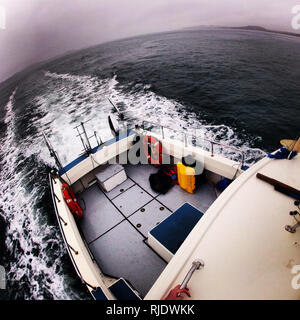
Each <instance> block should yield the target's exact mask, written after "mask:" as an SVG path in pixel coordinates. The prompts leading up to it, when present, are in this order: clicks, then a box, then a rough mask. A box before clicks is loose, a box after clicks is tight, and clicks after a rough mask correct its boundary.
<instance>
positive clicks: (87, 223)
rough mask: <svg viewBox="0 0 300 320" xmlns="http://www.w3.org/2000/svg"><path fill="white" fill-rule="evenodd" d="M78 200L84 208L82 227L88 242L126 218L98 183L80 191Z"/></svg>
mask: <svg viewBox="0 0 300 320" xmlns="http://www.w3.org/2000/svg"><path fill="white" fill-rule="evenodd" d="M78 201H79V203H80V205H81V206H82V208H83V218H82V220H81V221H80V227H81V230H82V232H83V234H84V236H85V239H86V241H87V242H88V243H90V242H91V241H93V240H95V239H96V238H98V237H100V236H101V235H102V234H103V233H105V232H107V231H108V230H109V229H111V228H112V227H114V226H115V225H116V224H118V223H119V222H121V221H122V220H124V217H123V216H122V215H121V214H120V213H119V211H118V210H117V209H116V208H115V207H114V205H113V204H112V203H111V202H110V201H109V200H108V199H107V198H106V197H105V195H104V194H103V192H102V191H101V190H100V188H99V187H98V185H97V184H94V185H92V186H91V187H89V188H88V189H86V190H84V191H83V192H82V193H80V194H79V195H78Z"/></svg>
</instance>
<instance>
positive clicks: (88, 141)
mask: <svg viewBox="0 0 300 320" xmlns="http://www.w3.org/2000/svg"><path fill="white" fill-rule="evenodd" d="M81 127H82V130H83V134H84V136H85V139H86V142H87V144H88V149H89V150H88V151H91V150H92V147H91V145H90V140H89V138H88V136H87V134H86V131H85V127H84V124H83V122H81Z"/></svg>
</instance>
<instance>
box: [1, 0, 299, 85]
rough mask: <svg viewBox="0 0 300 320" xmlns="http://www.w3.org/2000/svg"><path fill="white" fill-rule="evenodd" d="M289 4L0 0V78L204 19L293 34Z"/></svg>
mask: <svg viewBox="0 0 300 320" xmlns="http://www.w3.org/2000/svg"><path fill="white" fill-rule="evenodd" d="M295 5H300V0H149V1H144V0H0V8H1V6H2V7H4V8H5V12H6V29H5V30H1V29H0V82H1V81H2V80H4V79H6V78H7V77H9V76H10V75H12V74H13V73H15V72H17V71H20V70H22V69H23V68H25V67H26V66H28V65H30V64H32V63H34V62H37V61H40V60H44V59H47V58H50V57H53V56H56V55H59V54H62V53H64V52H66V51H68V50H72V49H80V48H83V47H87V46H90V45H95V44H98V43H102V42H106V41H109V40H114V39H119V38H123V37H128V36H133V35H138V34H144V33H151V32H159V31H168V30H174V29H180V28H183V27H189V26H197V25H206V24H207V25H222V26H244V25H260V26H264V27H268V28H273V29H277V30H284V31H291V32H298V33H299V30H298V31H295V30H293V29H292V27H291V20H292V17H293V15H292V13H291V9H292V7H294V6H295ZM0 16H1V15H0ZM0 25H1V22H0Z"/></svg>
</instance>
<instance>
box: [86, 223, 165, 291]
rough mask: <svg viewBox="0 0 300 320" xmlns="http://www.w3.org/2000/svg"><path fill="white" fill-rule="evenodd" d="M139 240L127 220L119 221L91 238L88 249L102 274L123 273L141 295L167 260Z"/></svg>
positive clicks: (154, 279) (139, 236) (138, 235)
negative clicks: (105, 231)
mask: <svg viewBox="0 0 300 320" xmlns="http://www.w3.org/2000/svg"><path fill="white" fill-rule="evenodd" d="M143 240H144V238H143V236H142V235H141V234H139V233H138V232H137V231H136V229H135V228H134V227H133V226H132V225H131V224H130V223H129V222H128V221H123V222H122V223H120V224H119V225H117V226H116V227H115V228H113V229H112V230H111V231H109V232H108V233H106V234H105V235H103V236H102V237H100V238H99V239H97V240H96V241H94V242H93V243H92V244H91V245H90V250H91V252H92V253H93V255H94V257H95V259H96V261H97V262H98V264H99V266H100V268H101V270H102V271H103V272H104V273H105V274H108V275H111V276H113V277H116V278H119V277H123V278H124V279H126V280H128V281H129V282H130V283H131V284H132V285H133V286H134V288H135V289H136V290H137V291H138V292H139V293H140V294H141V295H142V296H145V295H146V293H147V292H148V291H149V290H150V288H151V287H152V285H153V283H154V282H155V281H156V279H157V278H158V277H159V275H160V274H161V272H162V271H163V269H164V268H165V266H166V265H167V264H166V262H164V261H163V260H162V259H161V258H160V257H158V256H157V254H156V253H155V252H153V251H152V250H151V249H150V248H149V247H148V246H147V245H146V244H145V243H144V242H143Z"/></svg>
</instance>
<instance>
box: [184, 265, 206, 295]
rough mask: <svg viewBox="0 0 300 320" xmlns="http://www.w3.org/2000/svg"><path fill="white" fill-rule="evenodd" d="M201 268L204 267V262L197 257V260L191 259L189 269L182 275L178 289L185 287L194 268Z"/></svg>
mask: <svg viewBox="0 0 300 320" xmlns="http://www.w3.org/2000/svg"><path fill="white" fill-rule="evenodd" d="M203 268H204V262H203V261H202V260H199V259H197V260H195V261H193V263H192V267H191V269H190V270H189V272H188V273H187V274H186V276H185V277H184V279H183V281H182V283H181V285H180V289H185V288H186V287H187V284H188V282H189V281H190V279H191V277H192V275H193V274H194V272H195V271H196V270H200V269H203Z"/></svg>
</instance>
